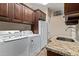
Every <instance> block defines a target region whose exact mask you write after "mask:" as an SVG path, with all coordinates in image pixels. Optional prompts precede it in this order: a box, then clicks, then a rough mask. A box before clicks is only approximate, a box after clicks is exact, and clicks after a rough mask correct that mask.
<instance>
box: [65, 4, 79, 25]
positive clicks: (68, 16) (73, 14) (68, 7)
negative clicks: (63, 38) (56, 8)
mask: <svg viewBox="0 0 79 59" xmlns="http://www.w3.org/2000/svg"><path fill="white" fill-rule="evenodd" d="M77 13H79V3H65V4H64V14H65V23H66V25H76V24H78V19H79V15H78V14H77Z"/></svg>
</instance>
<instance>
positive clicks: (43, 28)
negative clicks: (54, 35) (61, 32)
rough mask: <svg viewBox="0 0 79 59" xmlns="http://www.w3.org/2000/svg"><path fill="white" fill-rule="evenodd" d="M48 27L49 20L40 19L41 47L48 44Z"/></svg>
mask: <svg viewBox="0 0 79 59" xmlns="http://www.w3.org/2000/svg"><path fill="white" fill-rule="evenodd" d="M47 33H48V28H47V22H46V21H42V20H40V21H39V35H40V38H41V49H42V48H44V47H45V45H47V39H48V35H47Z"/></svg>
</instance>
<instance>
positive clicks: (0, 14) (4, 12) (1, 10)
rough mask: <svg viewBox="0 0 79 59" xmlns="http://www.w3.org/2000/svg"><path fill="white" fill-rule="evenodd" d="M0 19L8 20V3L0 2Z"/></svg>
mask: <svg viewBox="0 0 79 59" xmlns="http://www.w3.org/2000/svg"><path fill="white" fill-rule="evenodd" d="M0 21H10V19H9V18H8V4H6V3H0Z"/></svg>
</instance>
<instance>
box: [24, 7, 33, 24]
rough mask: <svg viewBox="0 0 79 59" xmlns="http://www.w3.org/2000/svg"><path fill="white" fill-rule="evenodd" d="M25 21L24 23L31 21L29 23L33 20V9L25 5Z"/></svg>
mask: <svg viewBox="0 0 79 59" xmlns="http://www.w3.org/2000/svg"><path fill="white" fill-rule="evenodd" d="M23 22H24V23H29V24H32V22H33V11H32V10H31V9H30V8H28V7H24V19H23Z"/></svg>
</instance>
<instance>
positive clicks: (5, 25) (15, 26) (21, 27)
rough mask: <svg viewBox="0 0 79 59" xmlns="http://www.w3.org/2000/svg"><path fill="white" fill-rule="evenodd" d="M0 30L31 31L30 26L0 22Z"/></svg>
mask: <svg viewBox="0 0 79 59" xmlns="http://www.w3.org/2000/svg"><path fill="white" fill-rule="evenodd" d="M0 30H31V25H26V24H18V23H10V22H1V21H0Z"/></svg>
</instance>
